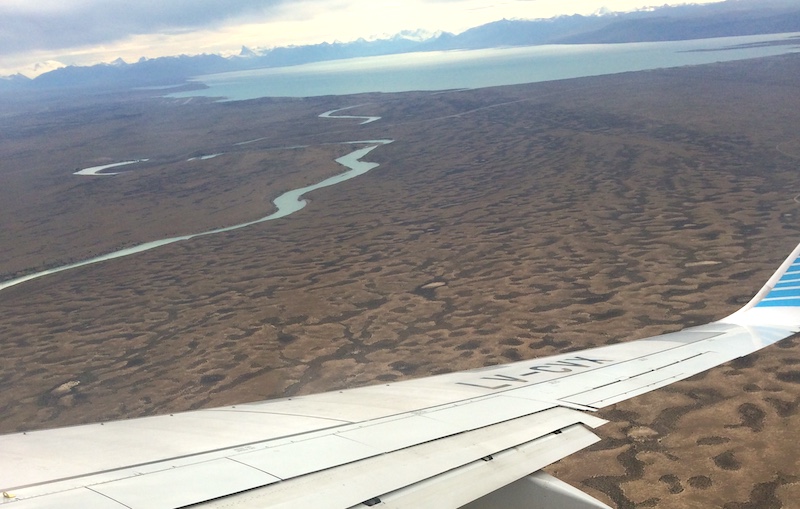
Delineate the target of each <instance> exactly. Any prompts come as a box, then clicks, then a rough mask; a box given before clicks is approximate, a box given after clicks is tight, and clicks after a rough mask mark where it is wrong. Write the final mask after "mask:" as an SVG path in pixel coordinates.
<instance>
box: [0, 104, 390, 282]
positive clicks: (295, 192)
mask: <svg viewBox="0 0 800 509" xmlns="http://www.w3.org/2000/svg"><path fill="white" fill-rule="evenodd" d="M328 113H332V112H328ZM331 118H336V117H331ZM348 118H349V117H348ZM358 118H366V117H358ZM369 118H372V117H369ZM392 141H394V140H361V141H347V142H342V143H341V144H346V145H367V146H366V147H364V148H359V149H357V150H354V151H353V152H350V153H349V154H347V155H344V156H342V157H340V158H338V159H336V162H337V163H339V164H341V165H342V166H344V167H346V168H348V170H347V171H345V172H344V173H340V174H338V175H334V176H332V177H328V178H326V179H325V180H322V181H321V182H317V183H316V184H312V185H310V186H305V187H300V188H298V189H292V190H291V191H287V192H285V193H283V194H282V195H280V196H278V197H277V198H275V200H273V203H274V205H275V208H276V210H275V212H273V213H272V214H270V215H268V216H264V217H262V218H260V219H256V220H254V221H248V222H246V223H241V224H236V225H233V226H226V227H225V228H217V229H215V230H208V231H204V232H200V233H193V234H190V235H182V236H180V237H170V238H168V239H161V240H154V241H152V242H145V243H144V244H139V245H137V246H133V247H129V248H126V249H121V250H119V251H114V252H111V253H107V254H104V255H101V256H97V257H94V258H89V259H87V260H83V261H80V262H75V263H70V264H68V265H62V266H60V267H54V268H52V269H47V270H43V271H41V272H36V273H34V274H28V275H27V276H22V277H19V278H16V279H10V280H8V281H3V282H0V290H5V289H6V288H10V287H12V286H16V285H19V284H22V283H25V282H26V281H30V280H32V279H37V278H40V277H43V276H48V275H50V274H56V273H58V272H64V271H67V270H70V269H76V268H78V267H83V266H85V265H91V264H93V263H100V262H104V261H106V260H113V259H115V258H122V257H123V256H129V255H132V254H136V253H141V252H143V251H149V250H151V249H155V248H157V247H161V246H166V245H167V244H173V243H175V242H180V241H182V240H189V239H193V238H197V237H203V236H205V235H213V234H215V233H223V232H229V231H233V230H238V229H239V228H245V227H247V226H252V225H254V224H258V223H263V222H265V221H271V220H273V219H280V218H282V217H286V216H288V215H289V214H292V213H294V212H297V211H298V210H301V209H302V208H303V207H305V206H306V204H307V203H308V202H307V201H306V200H304V199H303V195H305V194H306V193H310V192H311V191H315V190H317V189H322V188H323V187H330V186H333V185H336V184H339V183H341V182H344V181H346V180H350V179H352V178H355V177H358V176H359V175H363V174H365V173H367V172H368V171H370V170H372V169H374V168H377V167H378V163H371V162H367V161H362V160H361V158H363V157H365V156H366V155H367V154H369V153H370V152H372V151H373V150H374V149H376V148H378V147H379V146H381V145H386V144H388V143H392ZM142 161H146V159H140V160H136V161H125V162H122V163H115V164H109V165H104V166H95V167H92V168H86V169H84V170H81V171H80V172H76V174H78V175H113V174H112V173H97V172H99V171H102V170H104V169H107V168H113V167H116V166H123V165H127V164H133V163H137V162H142ZM82 172H83V173H82Z"/></svg>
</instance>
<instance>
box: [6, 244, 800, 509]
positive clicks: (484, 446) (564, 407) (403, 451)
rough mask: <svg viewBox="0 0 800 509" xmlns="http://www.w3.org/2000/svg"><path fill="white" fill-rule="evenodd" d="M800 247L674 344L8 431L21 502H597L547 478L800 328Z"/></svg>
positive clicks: (9, 490) (137, 505) (13, 498)
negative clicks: (643, 407) (662, 403)
mask: <svg viewBox="0 0 800 509" xmlns="http://www.w3.org/2000/svg"><path fill="white" fill-rule="evenodd" d="M799 255H800V246H798V248H797V249H795V250H794V252H793V253H792V255H791V256H790V257H789V258H788V259H787V260H786V262H784V263H783V264H782V265H781V267H780V268H779V269H778V271H777V272H776V273H775V274H774V275H773V276H772V277H771V278H770V279H769V281H768V282H767V284H766V285H765V286H764V288H762V289H761V291H759V292H758V294H757V295H756V297H755V298H754V299H753V300H752V301H751V302H749V303H748V304H747V305H746V306H744V307H743V308H742V309H741V310H740V311H737V312H736V313H734V314H732V315H731V316H729V317H727V318H724V319H722V320H719V321H717V322H713V323H710V324H708V325H703V326H699V327H692V328H689V329H685V330H683V331H680V332H675V333H671V334H665V335H662V336H657V337H651V338H646V339H641V340H638V341H631V342H627V343H620V344H615V345H611V346H604V347H600V348H592V349H589V350H583V351H580V352H573V353H567V354H562V355H555V356H552V357H545V358H540V359H535V360H528V361H522V362H516V363H513V364H506V365H503V366H497V367H489V368H482V369H477V370H472V371H465V372H459V373H451V374H447V375H440V376H434V377H430V378H424V379H418V380H410V381H406V382H399V383H393V384H385V385H376V386H371V387H364V388H359V389H352V390H346V391H337V392H329V393H324V394H317V395H312V396H304V397H297V398H289V399H282V400H275V401H267V402H260V403H251V404H245V405H237V406H232V407H225V408H214V409H208V410H200V411H195V412H186V413H180V414H174V415H168V416H158V417H146V418H140V419H131V420H126V421H116V422H107V423H103V424H93V425H85V426H76V427H70V428H62V429H55V430H47V431H35V432H28V433H24V434H23V433H17V434H11V435H5V436H0V451H2V452H1V453H0V455H1V456H0V458H2V461H0V489H2V491H4V492H5V495H4V498H2V499H0V500H2V502H0V505H3V504H8V505H9V507H13V508H18V509H39V508H58V509H73V508H75V509H77V508H80V509H125V508H128V509H175V508H180V507H186V506H190V505H191V506H192V507H195V506H196V507H203V508H207V507H208V508H223V507H235V508H240V509H241V508H267V507H268V508H287V509H288V508H291V509H296V508H300V507H315V508H343V509H345V508H357V507H358V508H364V507H376V506H379V507H391V508H415V509H420V508H437V509H441V508H457V507H469V508H472V509H478V508H488V507H504V508H508V509H514V508H522V507H525V508H531V507H546V508H551V509H552V508H564V507H569V508H598V507H607V506H606V505H604V504H602V503H601V502H599V501H597V500H596V499H593V498H591V497H589V496H588V495H586V494H585V493H583V492H581V491H579V490H577V489H575V488H573V487H571V486H569V485H567V484H565V483H563V482H561V481H559V480H557V479H555V478H553V477H551V476H548V475H546V474H544V473H543V472H541V469H542V468H543V467H545V466H547V465H549V464H551V463H553V462H555V461H557V460H559V459H561V458H563V457H565V456H567V455H569V454H572V453H574V452H576V451H578V450H580V449H582V448H584V447H586V446H588V445H590V444H592V443H594V442H596V441H597V440H599V439H598V437H597V436H596V435H595V434H594V433H593V432H592V429H593V428H595V427H597V426H600V425H601V424H603V423H604V422H605V421H604V420H602V419H600V418H598V417H596V416H594V415H593V411H594V410H596V409H599V408H603V407H606V406H608V405H612V404H614V403H617V402H619V401H622V400H625V399H628V398H631V397H633V396H636V395H638V394H642V393H645V392H648V391H651V390H654V389H657V388H659V387H663V386H665V385H668V384H671V383H673V382H675V381H677V380H681V379H683V378H687V377H689V376H692V375H694V374H697V373H700V372H702V371H704V370H707V369H709V368H711V367H714V366H717V365H719V364H722V363H724V362H727V361H730V360H732V359H735V358H737V357H741V356H744V355H747V354H749V353H751V352H754V351H756V350H758V349H760V348H763V347H765V346H768V345H771V344H773V343H775V342H777V341H780V340H781V339H783V338H786V337H788V336H791V335H793V334H794V333H796V332H797V331H798V330H800V261H798V256H799Z"/></svg>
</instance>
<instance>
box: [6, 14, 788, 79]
mask: <svg viewBox="0 0 800 509" xmlns="http://www.w3.org/2000/svg"><path fill="white" fill-rule="evenodd" d="M784 32H800V5H799V4H798V2H797V1H796V0H727V1H725V2H720V3H716V4H707V5H684V6H678V7H667V6H665V7H661V8H656V9H652V10H648V11H637V12H631V13H622V14H620V13H610V14H603V15H597V16H579V15H575V16H560V17H556V18H551V19H539V20H500V21H496V22H493V23H488V24H486V25H482V26H479V27H475V28H472V29H469V30H467V31H465V32H463V33H461V34H458V35H454V34H449V33H440V34H438V35H436V36H434V37H430V38H428V39H424V40H420V39H419V38H418V37H404V36H402V35H398V36H395V37H393V38H391V39H383V40H377V41H365V40H363V39H362V40H358V41H354V42H349V43H322V44H314V45H307V46H290V47H282V48H274V49H271V50H266V51H261V52H259V51H256V50H252V49H249V48H245V47H243V48H242V51H241V53H240V54H239V55H237V56H233V57H228V58H223V57H221V56H219V55H197V56H186V55H182V56H175V57H163V58H155V59H142V60H140V61H139V62H136V63H133V64H127V63H125V62H123V61H121V60H117V61H115V62H114V63H111V64H99V65H94V66H90V67H75V66H70V67H64V68H61V69H56V70H54V71H50V72H47V73H44V74H42V75H40V76H38V77H37V78H36V79H34V80H30V79H27V78H25V77H24V76H21V75H15V76H12V77H8V78H4V79H0V91H3V90H6V91H9V90H10V91H13V90H22V89H48V90H52V89H65V88H67V89H97V88H102V89H106V90H108V89H123V88H130V87H141V86H164V85H176V84H182V83H184V82H185V81H186V80H187V79H188V78H190V77H193V76H199V75H203V74H213V73H219V72H226V71H242V70H249V69H258V68H264V67H279V66H288V65H298V64H304V63H309V62H318V61H324V60H336V59H342V58H353V57H366V56H376V55H390V54H397V53H407V52H412V51H437V50H455V49H480V48H494V47H502V46H531V45H540V44H587V43H622V42H645V41H673V40H684V39H703V38H711V37H724V36H737V35H753V34H769V33H784Z"/></svg>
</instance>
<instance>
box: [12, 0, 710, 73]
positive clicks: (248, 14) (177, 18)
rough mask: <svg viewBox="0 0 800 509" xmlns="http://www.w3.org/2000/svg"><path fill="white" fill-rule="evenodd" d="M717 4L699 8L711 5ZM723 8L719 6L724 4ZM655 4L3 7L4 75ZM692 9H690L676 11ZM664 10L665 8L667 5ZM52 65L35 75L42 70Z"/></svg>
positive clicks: (155, 1)
mask: <svg viewBox="0 0 800 509" xmlns="http://www.w3.org/2000/svg"><path fill="white" fill-rule="evenodd" d="M711 1H715V0H696V2H698V3H708V2H711ZM716 1H718V0H716ZM647 2H648V0H605V1H604V0H498V1H496V2H495V3H491V4H487V2H485V1H478V0H384V1H375V0H136V1H135V2H130V1H129V0H36V1H31V0H0V59H2V60H0V75H4V74H10V73H11V72H18V71H23V72H24V73H25V74H27V75H29V76H31V75H32V74H38V73H39V72H41V70H42V69H45V68H49V67H53V66H59V65H63V64H79V65H87V64H92V63H96V62H101V61H105V62H108V61H111V60H114V59H115V58H118V57H122V58H124V59H125V60H126V61H134V60H137V59H138V58H139V57H142V56H145V57H148V58H153V57H158V56H165V55H177V54H182V53H186V54H197V53H204V52H206V53H225V52H227V53H230V52H233V51H236V50H238V48H239V47H240V46H241V45H243V44H244V45H248V46H257V47H273V46H283V45H290V44H310V43H318V42H324V41H328V42H333V41H334V40H342V41H350V40H355V39H357V38H359V37H364V38H376V37H380V36H388V35H392V34H395V33H398V32H400V31H402V30H416V29H425V30H429V31H437V30H443V31H449V32H461V31H463V30H465V29H467V28H470V27H473V26H477V25H480V24H483V23H488V22H490V21H495V20H498V19H502V18H527V19H533V18H545V17H552V16H556V15H559V14H575V13H579V14H591V13H593V12H596V11H598V10H599V9H601V8H607V9H610V10H615V11H628V10H633V9H636V8H640V7H643V6H645V5H647ZM669 3H684V2H669ZM661 4H663V2H661ZM48 61H49V62H50V63H49V64H48V65H45V66H44V67H42V68H41V69H40V70H39V71H33V66H34V64H35V63H37V62H48Z"/></svg>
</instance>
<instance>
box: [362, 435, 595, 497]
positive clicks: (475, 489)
mask: <svg viewBox="0 0 800 509" xmlns="http://www.w3.org/2000/svg"><path fill="white" fill-rule="evenodd" d="M598 440H599V438H598V437H597V435H595V434H594V433H592V432H591V431H589V430H588V429H586V428H585V427H584V426H583V425H580V424H575V425H572V426H570V427H567V428H565V429H563V430H561V432H560V433H559V434H550V435H547V436H544V437H541V438H538V439H536V440H533V441H530V442H527V443H525V444H522V445H519V446H517V447H514V448H511V449H508V450H505V451H502V452H500V453H497V454H494V455H493V456H492V457H491V458H485V459H480V460H478V461H473V462H471V463H468V464H466V465H463V466H461V467H459V468H456V469H453V470H450V471H447V472H444V473H442V474H440V475H437V476H435V477H432V478H429V479H426V480H424V481H422V482H419V483H416V484H413V485H411V486H407V487H405V488H402V489H400V490H398V491H395V492H392V493H388V494H386V495H383V496H380V497H377V499H379V500H380V502H382V504H381V507H386V508H394V509H406V508H409V507H414V508H415V509H449V508H458V507H461V506H463V505H465V504H467V503H469V502H471V501H473V500H475V499H477V498H480V497H482V496H484V495H487V494H489V493H491V492H493V491H496V490H498V489H500V488H502V487H503V486H506V485H508V484H510V483H513V482H514V481H517V480H518V479H521V478H523V477H525V476H526V475H528V474H529V473H531V472H534V471H536V470H539V469H540V468H542V467H544V466H546V465H549V464H550V463H553V462H554V461H558V460H559V459H561V458H563V457H564V456H568V455H570V454H572V453H574V452H576V451H579V450H581V449H583V448H584V447H588V446H589V445H592V444H593V443H595V442H597V441H598ZM373 502H377V500H375V499H373ZM366 507H367V506H366V505H365V504H359V505H358V506H356V507H353V508H351V509H357V508H358V509H365V508H366Z"/></svg>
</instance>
